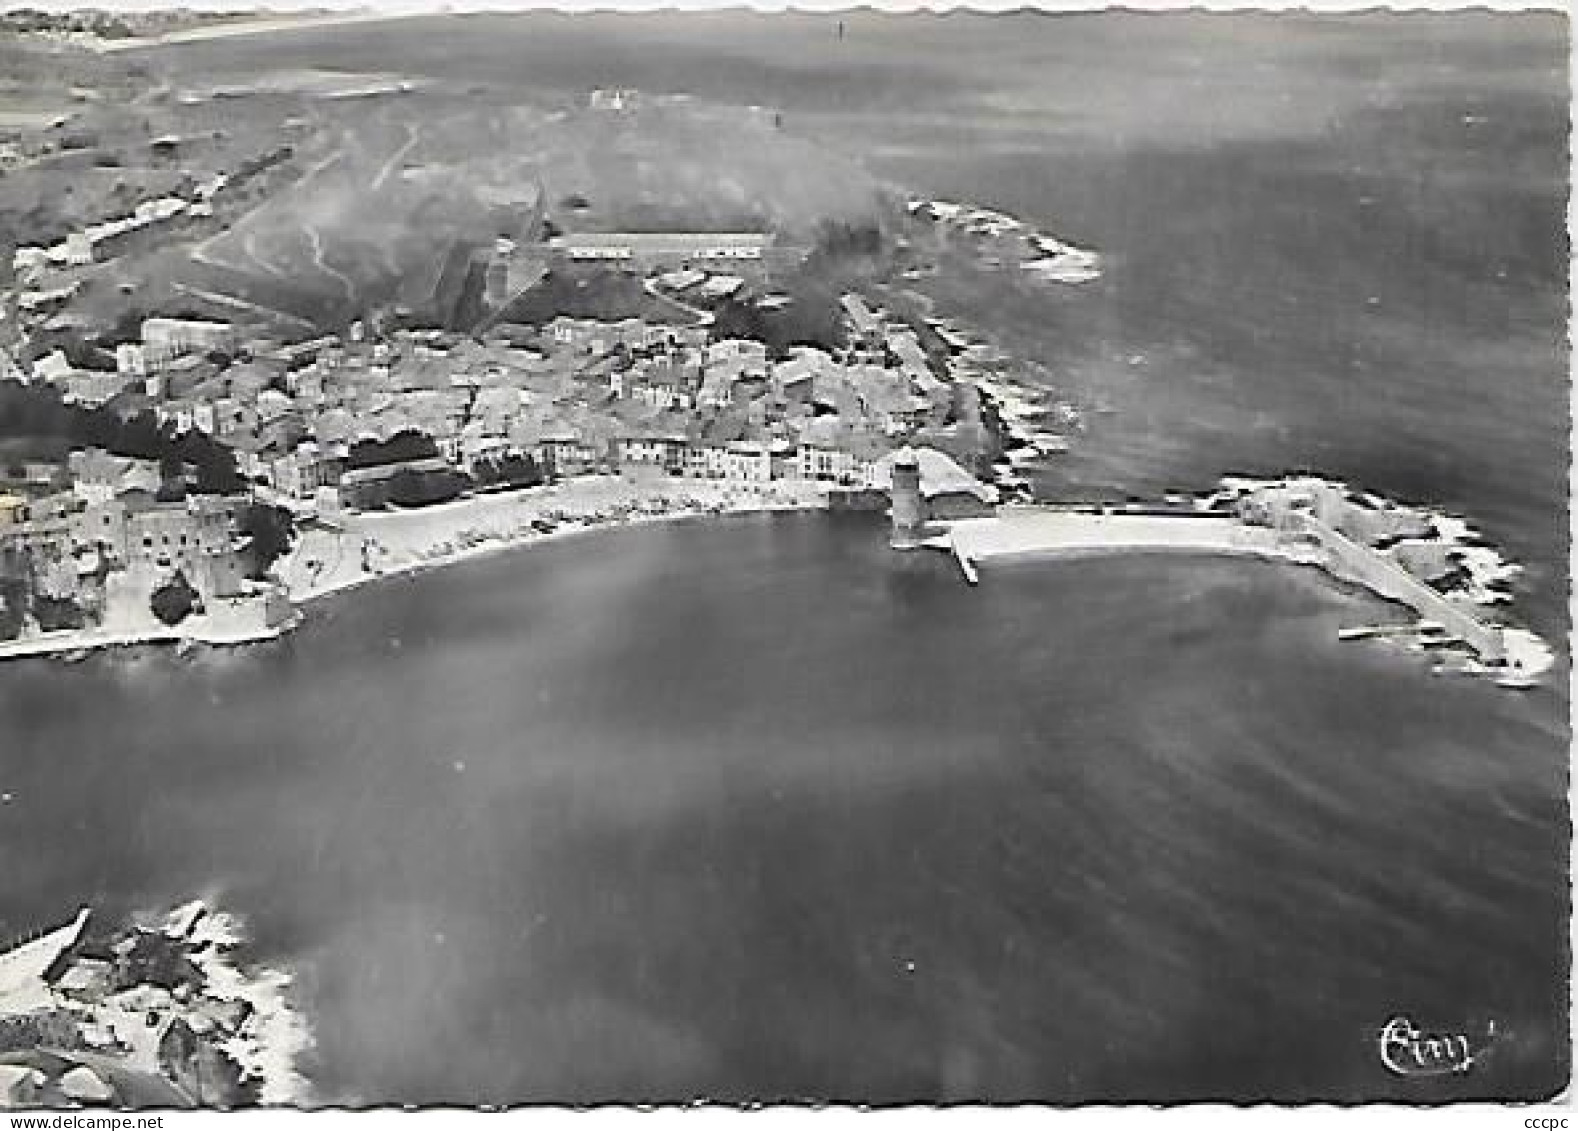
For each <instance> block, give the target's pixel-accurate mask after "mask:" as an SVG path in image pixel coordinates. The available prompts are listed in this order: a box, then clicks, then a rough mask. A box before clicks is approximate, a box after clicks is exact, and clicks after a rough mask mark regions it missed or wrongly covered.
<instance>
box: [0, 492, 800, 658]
mask: <svg viewBox="0 0 1578 1131" xmlns="http://www.w3.org/2000/svg"><path fill="white" fill-rule="evenodd" d="M659 486H661V487H662V488H665V489H662V490H658V489H655V488H658V487H659ZM823 507H825V496H824V494H823V492H822V490H821V489H820V488H819V487H817V486H816V485H811V484H806V485H803V486H802V487H801V488H800V489H795V488H791V487H789V486H786V484H785V483H784V482H783V481H778V482H777V483H776V484H775V485H773V487H772V488H767V489H763V490H755V491H752V490H749V489H747V488H745V487H742V486H740V485H725V484H721V483H718V482H715V481H710V480H673V481H654V482H651V483H641V482H631V481H626V480H622V479H618V478H617V477H612V476H587V477H584V478H582V479H580V480H571V481H568V482H567V483H565V484H562V485H557V486H552V487H537V488H526V489H523V490H520V491H512V492H501V493H498V494H493V495H481V496H474V497H471V498H466V499H459V500H456V501H454V502H451V503H445V504H439V505H437V506H434V507H425V508H417V509H413V510H409V511H395V512H369V513H366V514H355V515H349V516H346V517H345V518H344V519H343V520H342V522H343V526H341V527H339V528H329V527H323V526H318V527H315V528H313V529H312V530H309V531H306V532H303V533H302V534H301V535H300V536H299V537H298V539H297V543H296V545H295V546H294V547H292V550H291V551H290V553H288V554H286V555H285V557H283V558H281V559H280V561H279V562H278V563H276V566H275V571H276V573H277V574H278V575H279V576H280V578H281V580H282V581H284V582H285V583H286V587H287V589H288V590H289V593H290V598H291V603H292V605H293V606H294V608H295V610H296V612H295V615H294V616H293V617H291V618H290V619H289V620H288V621H286V622H284V623H282V624H279V625H274V626H271V627H267V628H247V629H234V628H231V629H227V628H226V627H225V626H224V625H223V624H221V623H215V622H213V621H211V620H208V619H206V618H203V617H201V616H196V617H192V618H189V619H188V620H187V621H185V622H183V623H181V624H179V625H174V626H165V625H155V624H147V625H142V626H134V627H124V628H119V629H105V628H101V627H96V628H89V629H67V630H64V631H60V632H51V633H44V634H40V635H37V636H30V637H19V638H17V639H14V640H7V641H0V662H4V661H6V660H20V659H43V658H49V657H64V658H66V659H80V658H83V657H85V655H86V654H88V653H91V652H98V651H105V650H109V649H115V648H136V647H144V646H149V645H156V646H161V647H168V646H172V645H173V646H175V647H177V648H184V647H194V646H199V645H201V646H205V647H234V646H237V645H244V644H260V643H266V642H268V641H271V640H278V639H280V638H282V637H284V636H285V635H287V634H288V633H290V632H291V631H293V630H295V629H296V628H298V627H300V626H301V625H302V624H303V623H305V621H306V619H307V616H308V615H309V610H310V609H311V607H312V606H314V605H317V604H318V603H319V602H321V601H323V600H325V599H326V598H329V597H334V596H337V595H339V594H342V593H346V592H349V591H351V590H353V589H359V588H361V587H363V586H366V585H371V584H373V583H376V582H379V581H386V580H391V579H394V578H397V577H410V576H414V575H416V574H420V573H425V572H428V571H429V570H436V569H440V568H443V567H445V566H451V565H458V564H461V563H463V562H468V561H474V560H477V559H480V558H483V557H486V556H488V555H491V554H496V553H500V552H503V551H505V550H511V549H521V548H526V547H532V546H539V545H543V544H546V543H549V542H557V541H564V540H568V539H571V538H574V537H577V536H584V535H588V534H594V533H599V532H602V531H608V530H617V529H620V528H623V527H631V526H640V525H647V524H652V523H659V522H675V521H679V520H681V519H687V518H723V517H726V516H729V515H745V514H769V513H777V512H805V511H810V510H816V509H822V508H823ZM550 515H557V516H561V517H559V518H557V519H552V520H550V521H554V529H552V530H549V531H542V530H539V529H537V528H536V527H535V526H534V525H533V523H534V522H539V521H543V520H545V519H548V516H550ZM402 527H411V528H415V529H406V530H402V529H401V528H402ZM331 531H332V533H331ZM314 534H317V535H320V536H324V535H327V536H328V537H332V538H334V539H335V540H336V541H337V543H338V544H337V546H336V550H337V553H336V560H335V562H334V563H333V564H334V566H336V567H337V568H335V569H333V570H331V571H329V572H328V574H327V576H325V572H324V570H322V569H318V570H314V569H313V568H312V563H310V562H308V561H304V560H303V558H304V556H305V554H306V551H307V549H308V539H309V538H312V537H313V535H314ZM351 539H359V541H357V542H356V544H355V545H354V547H352V548H350V552H351V553H352V554H355V555H358V556H359V561H360V562H365V560H366V558H365V557H361V555H363V554H364V551H366V550H367V549H368V548H369V547H377V552H378V553H380V554H381V555H382V556H383V561H382V564H380V565H379V566H378V567H377V568H374V569H371V570H364V569H362V568H348V565H349V564H350V563H347V561H346V558H345V552H346V550H347V548H348V544H349V541H350V540H351ZM320 541H321V538H320ZM456 543H460V544H459V545H457V544H456ZM313 549H314V550H315V551H317V550H318V547H317V544H316V543H313Z"/></svg>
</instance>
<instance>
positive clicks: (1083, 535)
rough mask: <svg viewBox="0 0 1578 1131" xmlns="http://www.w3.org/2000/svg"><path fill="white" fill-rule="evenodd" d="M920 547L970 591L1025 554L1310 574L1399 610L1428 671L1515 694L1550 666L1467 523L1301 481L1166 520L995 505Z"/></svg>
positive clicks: (1209, 502) (1227, 488)
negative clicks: (1171, 557)
mask: <svg viewBox="0 0 1578 1131" xmlns="http://www.w3.org/2000/svg"><path fill="white" fill-rule="evenodd" d="M927 544H928V545H931V546H933V547H935V548H938V549H943V550H947V551H949V552H951V553H952V554H953V555H954V557H955V558H956V559H957V561H958V563H959V567H960V569H961V571H962V572H963V573H964V575H965V577H966V578H967V579H968V580H969V581H971V582H972V583H974V582H976V581H977V580H978V579H979V564H980V563H981V562H984V561H989V560H992V559H994V558H1010V557H1024V556H1032V555H1033V556H1044V557H1059V556H1073V555H1090V554H1111V553H1154V552H1169V551H1170V552H1185V553H1206V554H1221V553H1226V554H1247V555H1252V556H1257V557H1263V558H1275V559H1281V560H1285V561H1290V562H1295V563H1300V564H1306V565H1315V566H1319V567H1320V568H1321V569H1323V570H1325V571H1326V572H1327V573H1329V574H1331V575H1332V576H1333V577H1336V578H1338V579H1339V580H1342V581H1346V582H1349V583H1352V584H1356V585H1360V586H1362V587H1364V588H1365V589H1368V590H1369V591H1371V592H1373V593H1375V594H1377V595H1379V596H1381V597H1383V598H1385V599H1387V600H1389V601H1394V602H1397V603H1399V604H1402V605H1404V606H1406V607H1407V608H1408V609H1410V610H1411V611H1412V612H1413V614H1414V615H1415V617H1416V618H1417V620H1416V622H1415V623H1414V624H1413V625H1411V626H1409V628H1408V630H1407V631H1406V633H1405V635H1409V636H1412V637H1413V638H1414V644H1413V646H1414V647H1417V648H1427V647H1428V648H1432V649H1436V650H1438V655H1439V657H1440V662H1439V663H1438V666H1437V668H1436V669H1435V670H1437V671H1440V672H1455V673H1463V674H1470V675H1484V676H1489V677H1491V678H1494V679H1496V680H1497V682H1498V683H1501V684H1503V685H1504V686H1510V687H1527V686H1531V685H1532V684H1533V683H1535V682H1536V681H1537V680H1538V679H1539V677H1540V676H1542V675H1543V674H1544V673H1545V672H1547V671H1548V670H1549V669H1550V668H1551V666H1552V665H1553V663H1554V660H1555V655H1554V652H1553V650H1552V649H1551V648H1550V647H1549V646H1548V645H1547V644H1546V643H1545V642H1544V641H1542V640H1540V638H1539V637H1538V636H1536V635H1535V634H1534V633H1532V632H1529V631H1528V630H1526V629H1524V628H1521V627H1517V626H1515V625H1510V624H1507V623H1504V621H1503V619H1501V618H1500V616H1499V615H1498V606H1503V605H1505V604H1506V603H1507V602H1508V601H1510V599H1511V595H1510V593H1509V592H1508V590H1507V588H1506V587H1507V585H1508V584H1510V581H1511V579H1512V578H1514V577H1516V576H1517V573H1518V569H1517V567H1516V566H1515V565H1513V564H1512V563H1510V562H1507V561H1506V560H1505V559H1503V558H1502V557H1501V556H1500V554H1499V553H1498V552H1497V551H1496V550H1495V549H1494V548H1492V547H1489V546H1487V545H1485V544H1484V543H1483V541H1482V540H1481V539H1479V537H1478V535H1477V533H1476V532H1475V531H1474V528H1473V527H1472V526H1471V525H1470V524H1468V523H1467V522H1466V521H1464V520H1462V519H1458V518H1453V517H1451V516H1444V515H1437V514H1435V513H1433V512H1430V511H1428V510H1425V509H1423V508H1417V507H1409V506H1404V505H1402V504H1398V503H1394V502H1391V501H1390V500H1386V499H1383V498H1381V497H1380V496H1376V495H1373V494H1368V493H1364V492H1358V491H1354V490H1353V489H1351V488H1349V487H1348V486H1347V485H1345V484H1342V483H1339V482H1336V481H1333V480H1326V479H1320V478H1317V477H1312V476H1305V477H1291V478H1288V479H1281V480H1247V479H1229V480H1225V481H1224V487H1223V489H1222V490H1221V491H1218V492H1216V493H1214V494H1212V495H1210V496H1208V497H1205V498H1201V499H1196V500H1194V501H1193V505H1192V507H1189V508H1175V509H1171V510H1146V509H1144V508H1121V509H1117V508H1096V507H1057V506H1039V507H1038V506H1011V507H1003V508H1000V509H999V511H998V513H997V514H996V515H994V516H992V517H987V518H975V519H964V520H960V521H956V522H951V523H948V524H946V525H945V529H944V532H943V533H942V534H941V535H939V536H937V537H934V538H932V539H930V540H929V541H928V543H927ZM1351 635H1353V636H1361V635H1377V636H1379V635H1382V633H1381V632H1380V631H1378V630H1374V629H1359V630H1351Z"/></svg>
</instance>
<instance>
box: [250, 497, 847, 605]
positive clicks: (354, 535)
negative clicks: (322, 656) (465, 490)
mask: <svg viewBox="0 0 1578 1131" xmlns="http://www.w3.org/2000/svg"><path fill="white" fill-rule="evenodd" d="M826 501H827V497H826V489H825V487H824V486H823V485H821V484H817V483H813V482H809V481H799V480H775V481H773V482H771V483H764V484H742V483H733V482H721V481H717V480H707V479H671V478H658V477H653V478H645V479H626V478H622V477H619V476H609V475H588V476H582V477H578V478H574V479H569V480H565V481H563V482H561V483H556V484H554V485H552V486H543V487H529V488H526V489H524V490H520V491H510V492H503V493H499V494H492V495H478V496H474V497H471V498H465V499H458V500H456V501H454V502H452V503H444V504H440V505H438V506H432V507H422V508H418V509H411V510H391V511H375V512H365V513H354V514H347V515H343V516H341V517H339V518H335V519H325V520H321V521H317V522H313V523H311V524H308V525H306V526H304V528H303V529H302V531H301V533H300V535H299V536H298V538H297V541H296V544H295V546H294V547H292V549H291V552H290V553H289V554H287V555H286V556H285V557H284V558H282V559H280V561H279V562H277V563H276V564H275V568H274V572H275V575H276V576H277V577H278V578H279V579H280V580H281V581H282V582H283V583H284V584H285V586H286V587H287V589H288V590H289V593H290V596H291V599H292V600H293V601H295V602H297V603H302V602H307V601H313V600H316V599H318V598H321V597H325V596H328V595H330V594H332V593H337V592H340V591H341V590H344V589H349V588H352V587H354V586H357V585H364V584H366V583H368V582H371V581H376V580H378V579H380V578H384V577H392V576H397V575H400V574H405V573H412V572H415V571H417V570H422V569H432V568H435V567H437V566H441V565H448V564H450V563H453V562H457V561H463V560H466V559H469V558H473V557H477V556H480V555H482V554H487V553H494V552H497V551H499V550H503V549H508V548H510V547H512V546H525V545H532V544H535V543H539V542H543V541H547V540H549V539H562V538H567V537H570V536H573V535H576V534H584V533H588V532H590V531H595V530H601V529H605V528H608V527H612V526H622V525H629V524H631V523H637V522H656V521H664V520H672V519H679V518H687V517H697V516H701V515H714V514H741V513H749V512H757V511H774V510H808V509H818V508H821V507H823V506H825V505H826Z"/></svg>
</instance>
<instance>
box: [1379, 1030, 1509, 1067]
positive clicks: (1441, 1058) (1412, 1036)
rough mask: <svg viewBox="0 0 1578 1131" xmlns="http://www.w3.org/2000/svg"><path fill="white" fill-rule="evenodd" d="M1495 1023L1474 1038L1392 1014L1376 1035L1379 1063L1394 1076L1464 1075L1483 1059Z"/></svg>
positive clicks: (1493, 1033)
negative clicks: (1432, 1028)
mask: <svg viewBox="0 0 1578 1131" xmlns="http://www.w3.org/2000/svg"><path fill="white" fill-rule="evenodd" d="M1497 1035H1498V1034H1497V1033H1496V1023H1495V1022H1494V1021H1491V1022H1490V1023H1488V1024H1487V1025H1486V1026H1485V1035H1484V1037H1483V1038H1481V1039H1479V1040H1475V1039H1474V1038H1473V1037H1472V1036H1471V1035H1470V1034H1468V1033H1427V1032H1425V1031H1423V1030H1421V1029H1420V1028H1419V1027H1418V1026H1416V1025H1415V1024H1414V1023H1413V1022H1412V1021H1411V1020H1409V1019H1408V1018H1407V1017H1401V1016H1399V1017H1393V1018H1392V1019H1391V1020H1390V1021H1388V1022H1387V1023H1386V1024H1385V1025H1384V1026H1383V1027H1382V1028H1381V1032H1380V1035H1379V1037H1378V1038H1377V1042H1376V1043H1377V1046H1378V1051H1379V1052H1380V1055H1381V1063H1382V1064H1384V1065H1385V1066H1386V1069H1387V1071H1388V1072H1391V1073H1392V1074H1393V1075H1395V1076H1450V1075H1454V1074H1455V1075H1464V1074H1466V1073H1467V1072H1468V1071H1469V1069H1471V1068H1473V1067H1474V1065H1476V1064H1478V1063H1479V1062H1480V1061H1481V1060H1483V1059H1484V1058H1485V1054H1486V1053H1488V1052H1489V1051H1490V1048H1491V1045H1493V1044H1494V1043H1495V1041H1496V1038H1497Z"/></svg>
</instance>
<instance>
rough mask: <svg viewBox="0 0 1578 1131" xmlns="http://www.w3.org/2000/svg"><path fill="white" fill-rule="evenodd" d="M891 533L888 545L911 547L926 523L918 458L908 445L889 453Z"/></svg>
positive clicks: (919, 540) (896, 548)
mask: <svg viewBox="0 0 1578 1131" xmlns="http://www.w3.org/2000/svg"><path fill="white" fill-rule="evenodd" d="M888 513H889V514H890V515H891V516H892V518H893V533H892V535H891V536H890V537H889V539H888V545H890V546H892V547H893V548H894V549H895V550H913V549H915V547H917V546H919V545H920V544H921V536H922V534H923V533H924V532H925V527H926V507H925V503H924V502H923V501H922V499H921V489H920V459H919V458H918V457H917V456H916V455H915V453H914V451H913V450H911V449H910V448H903V449H901V450H900V451H899V452H898V453H897V454H895V455H894V457H893V506H892V509H891V510H890V511H889V512H888Z"/></svg>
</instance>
